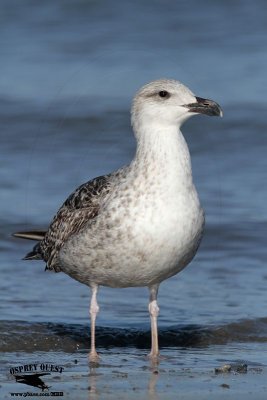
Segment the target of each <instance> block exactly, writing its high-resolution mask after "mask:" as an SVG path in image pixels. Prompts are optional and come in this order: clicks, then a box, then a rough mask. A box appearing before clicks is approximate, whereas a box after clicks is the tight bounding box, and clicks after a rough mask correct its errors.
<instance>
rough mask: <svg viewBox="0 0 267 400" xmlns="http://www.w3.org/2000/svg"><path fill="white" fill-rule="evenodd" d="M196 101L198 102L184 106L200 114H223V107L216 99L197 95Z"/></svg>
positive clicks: (217, 115)
mask: <svg viewBox="0 0 267 400" xmlns="http://www.w3.org/2000/svg"><path fill="white" fill-rule="evenodd" d="M196 101H197V102H196V103H191V104H185V105H184V107H186V108H188V109H189V111H190V112H194V113H198V114H205V115H214V116H216V117H222V116H223V112H222V109H221V107H220V106H219V104H217V103H215V101H212V100H208V99H202V98H201V97H196Z"/></svg>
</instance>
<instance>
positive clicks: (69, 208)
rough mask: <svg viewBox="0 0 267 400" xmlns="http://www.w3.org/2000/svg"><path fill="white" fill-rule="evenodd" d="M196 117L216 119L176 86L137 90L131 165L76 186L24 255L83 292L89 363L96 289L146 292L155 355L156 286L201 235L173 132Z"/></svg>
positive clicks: (180, 141) (211, 109) (186, 160)
mask: <svg viewBox="0 0 267 400" xmlns="http://www.w3.org/2000/svg"><path fill="white" fill-rule="evenodd" d="M196 113H206V114H208V115H221V110H220V108H219V106H218V105H217V104H216V103H214V102H212V101H210V100H205V99H201V98H198V97H195V96H194V95H193V93H192V92H191V91H190V90H189V89H188V88H186V87H185V86H184V85H182V84H181V83H180V82H178V81H173V80H165V79H163V80H158V81H155V82H152V83H150V84H148V85H146V86H144V87H143V88H142V89H141V90H140V91H139V92H138V93H137V95H136V96H135V98H134V101H133V106H132V126H133V130H134V133H135V136H136V140H137V150H136V155H135V157H134V159H133V161H132V162H131V163H130V164H129V165H128V166H126V167H123V168H121V169H119V170H118V171H115V172H113V173H111V174H108V175H106V176H101V177H98V178H95V179H93V180H91V181H89V182H87V183H85V184H83V185H81V186H80V187H79V188H78V189H77V190H76V191H75V192H74V193H73V194H71V195H70V196H69V198H68V199H67V200H66V201H65V203H64V204H63V205H62V207H61V208H60V209H59V211H58V213H57V214H56V216H55V217H54V219H53V221H52V223H51V225H50V227H49V229H48V231H47V232H46V234H45V236H44V238H43V239H42V240H41V241H40V242H39V243H38V244H37V245H36V246H35V247H34V249H33V251H32V252H31V253H29V254H28V255H27V256H26V259H34V258H35V259H40V258H41V259H43V260H45V261H46V264H47V268H48V269H52V270H54V271H56V272H59V271H63V272H65V273H66V274H68V275H70V276H71V277H73V278H74V279H76V280H78V281H80V282H82V283H84V284H86V285H88V286H91V288H92V289H93V296H92V302H91V315H92V318H93V320H92V329H91V332H92V351H91V354H92V355H93V356H96V352H95V347H94V323H95V316H96V314H97V312H98V306H97V302H96V290H97V287H98V285H104V286H110V287H129V286H148V287H149V288H150V305H149V311H150V315H151V323H152V355H156V354H157V352H158V349H157V335H156V322H155V321H156V317H157V314H158V307H157V303H156V298H157V290H158V286H159V284H160V282H162V281H163V280H164V279H167V278H169V277H171V276H173V275H175V274H177V273H178V272H179V271H180V270H181V269H183V268H184V267H185V266H186V265H187V264H188V263H189V262H190V261H191V260H192V258H193V257H194V255H195V253H196V251H197V249H198V246H199V243H200V240H201V237H202V234H203V228H204V212H203V210H202V208H201V206H200V202H199V199H198V195H197V192H196V189H195V186H194V184H193V180H192V171H191V161H190V155H189V151H188V147H187V144H186V142H185V140H184V137H183V135H182V133H181V131H180V129H179V128H180V126H181V125H182V123H183V122H184V121H185V120H186V119H188V118H189V117H190V116H191V115H194V114H196ZM17 236H21V237H26V235H25V234H24V236H23V235H22V234H21V235H19V234H18V235H17ZM35 237H38V234H37V235H33V237H32V238H35Z"/></svg>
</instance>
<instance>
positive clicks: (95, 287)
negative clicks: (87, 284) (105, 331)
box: [89, 285, 99, 362]
mask: <svg viewBox="0 0 267 400" xmlns="http://www.w3.org/2000/svg"><path fill="white" fill-rule="evenodd" d="M91 289H92V297H91V304H90V315H91V350H90V353H89V360H90V361H92V362H97V361H98V359H99V356H98V354H97V352H96V349H95V320H96V316H97V313H98V311H99V306H98V304H97V300H96V295H97V290H98V285H92V286H91Z"/></svg>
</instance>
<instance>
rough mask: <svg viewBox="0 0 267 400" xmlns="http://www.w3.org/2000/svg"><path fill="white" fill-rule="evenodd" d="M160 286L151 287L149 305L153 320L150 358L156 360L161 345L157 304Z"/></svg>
mask: <svg viewBox="0 0 267 400" xmlns="http://www.w3.org/2000/svg"><path fill="white" fill-rule="evenodd" d="M158 288H159V285H152V286H149V305H148V310H149V314H150V320H151V352H150V354H149V357H151V358H152V359H156V358H157V357H158V356H159V344H158V326H157V318H158V315H159V307H158V304H157V296H158Z"/></svg>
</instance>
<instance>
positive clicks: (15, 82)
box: [0, 0, 267, 336]
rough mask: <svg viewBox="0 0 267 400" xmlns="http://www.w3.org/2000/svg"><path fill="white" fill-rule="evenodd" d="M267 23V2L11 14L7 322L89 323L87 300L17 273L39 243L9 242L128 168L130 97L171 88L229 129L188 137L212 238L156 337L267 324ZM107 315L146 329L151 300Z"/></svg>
mask: <svg viewBox="0 0 267 400" xmlns="http://www.w3.org/2000/svg"><path fill="white" fill-rule="evenodd" d="M266 19H267V6H266V2H265V1H264V0H258V1H256V2H252V1H249V0H242V1H238V0H234V1H231V2H230V1H222V0H221V1H219V0H218V1H214V0H207V1H198V0H186V1H170V0H164V1H163V0H154V1H146V2H145V1H141V0H137V1H134V2H131V1H127V0H118V1H114V2H110V1H107V0H99V1H90V0H87V1H85V0H76V1H75V0H64V1H63V0H46V1H44V2H36V1H33V0H24V1H23V2H22V1H19V0H14V1H12V2H10V1H8V0H2V1H1V14H0V30H1V34H0V63H1V74H0V124H1V131H0V135H1V146H0V154H1V156H0V157H1V158H0V160H1V161H0V162H1V170H0V187H1V204H0V218H1V231H0V235H1V236H0V237H1V248H0V256H1V265H0V267H1V276H2V278H1V283H0V285H1V301H0V307H1V316H2V319H5V320H10V321H13V320H27V321H30V322H33V323H34V322H36V321H54V322H58V321H60V322H64V323H67V322H68V323H73V322H79V323H82V324H86V323H88V315H89V313H88V302H89V289H88V288H87V287H85V286H82V285H80V284H78V283H77V282H75V281H72V280H71V279H69V278H68V277H67V276H64V275H63V274H57V275H55V274H51V273H44V272H43V269H44V264H42V263H41V262H39V263H37V262H33V263H30V262H28V263H26V262H23V261H21V260H20V259H21V257H22V256H24V254H25V253H26V252H27V251H29V250H30V248H31V244H32V243H29V242H24V241H18V240H15V239H12V238H11V237H10V235H11V232H13V231H16V230H21V229H32V228H42V227H46V226H48V224H49V222H50V221H51V218H52V216H53V215H54V213H55V212H56V210H57V209H58V207H59V206H60V205H61V204H62V202H63V201H64V199H65V198H66V197H67V195H68V194H69V193H70V192H71V191H72V190H73V189H74V188H75V187H77V186H78V185H80V184H81V183H83V182H85V181H87V180H89V179H90V178H93V177H94V176H97V175H100V174H104V173H107V172H110V171H111V170H113V169H116V168H118V167H120V166H121V165H123V164H125V163H127V162H129V161H130V160H131V158H132V156H133V154H134V150H135V142H134V138H133V135H132V133H131V127H130V115H129V109H130V105H131V99H132V96H133V95H134V93H135V91H136V90H137V89H139V87H140V86H141V85H143V84H144V83H146V82H148V81H151V80H153V79H157V78H161V77H167V78H173V79H178V80H180V81H182V82H183V83H184V84H186V85H187V86H188V87H189V88H190V89H191V90H192V91H193V92H194V93H196V95H198V96H200V97H206V98H211V99H213V100H215V101H217V102H218V103H219V104H220V105H221V106H222V108H223V110H224V118H223V119H216V118H207V117H204V116H198V117H194V118H192V119H191V120H190V121H188V122H187V123H186V124H185V126H184V127H183V132H184V134H185V137H186V140H187V141H188V143H189V147H190V150H191V155H192V162H193V171H194V177H195V183H196V186H197V188H198V190H199V193H200V197H201V201H202V203H203V206H204V208H205V210H206V215H207V227H206V234H205V238H204V241H203V244H202V246H201V248H200V250H199V252H198V255H197V257H196V258H195V259H194V261H193V262H192V264H191V265H190V266H189V267H188V268H187V269H186V270H185V271H184V272H182V273H181V274H180V275H178V276H176V277H174V278H172V279H170V280H168V281H167V282H164V283H163V284H162V286H161V289H160V295H159V304H160V306H161V315H160V319H159V325H160V326H169V325H171V324H188V323H196V324H201V325H209V324H215V325H216V324H224V323H230V322H232V321H239V320H242V319H246V318H249V319H256V320H257V318H261V317H265V316H266V309H267V298H266V282H267V272H266V231H267V229H266V215H267V202H266V197H267V185H266V178H267V176H266V171H267V157H266V150H267V135H266V126H267V122H266V106H267V96H266V71H267V40H266V38H267V21H266ZM99 302H100V306H101V313H100V316H99V320H98V324H99V326H101V325H105V326H106V325H115V326H123V327H125V326H128V325H130V326H135V327H136V326H137V327H138V326H140V327H142V326H143V325H144V326H147V327H148V324H149V321H148V313H147V292H146V290H145V289H142V288H141V289H125V290H113V289H102V290H101V291H100V295H99ZM261 329H263V328H261ZM264 329H266V336H267V327H265V328H264Z"/></svg>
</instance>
